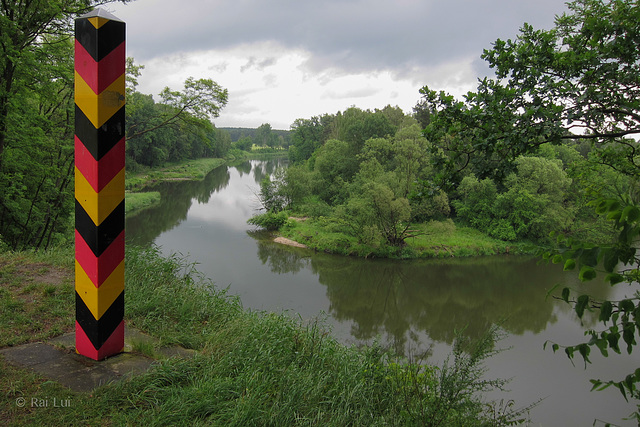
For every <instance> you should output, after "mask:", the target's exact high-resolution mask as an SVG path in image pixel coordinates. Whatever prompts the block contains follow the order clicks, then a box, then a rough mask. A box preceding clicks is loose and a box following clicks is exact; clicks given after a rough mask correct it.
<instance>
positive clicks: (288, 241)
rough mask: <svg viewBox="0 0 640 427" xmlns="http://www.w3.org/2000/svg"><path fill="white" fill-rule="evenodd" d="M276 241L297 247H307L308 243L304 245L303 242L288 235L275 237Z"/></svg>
mask: <svg viewBox="0 0 640 427" xmlns="http://www.w3.org/2000/svg"><path fill="white" fill-rule="evenodd" d="M273 241H274V242H276V243H280V244H282V245H287V246H293V247H296V248H306V247H307V246H306V245H303V244H302V243H298V242H296V241H295V240H291V239H287V238H286V237H276V238H275V239H273Z"/></svg>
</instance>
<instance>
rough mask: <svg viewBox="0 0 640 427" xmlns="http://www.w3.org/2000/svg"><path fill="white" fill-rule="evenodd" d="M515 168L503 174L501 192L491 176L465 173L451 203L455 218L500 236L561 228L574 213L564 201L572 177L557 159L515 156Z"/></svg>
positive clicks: (535, 236) (537, 236)
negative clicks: (515, 169)
mask: <svg viewBox="0 0 640 427" xmlns="http://www.w3.org/2000/svg"><path fill="white" fill-rule="evenodd" d="M515 165H516V167H517V171H516V172H515V173H512V174H511V175H509V176H508V177H506V179H505V187H506V188H508V190H506V191H504V192H502V193H500V192H499V191H498V189H497V185H496V184H495V183H494V181H493V180H491V179H490V178H485V179H484V180H482V181H479V180H478V179H477V178H476V177H475V176H474V175H470V176H467V177H465V178H464V179H463V180H462V182H461V184H460V186H459V187H458V189H457V191H458V194H460V199H459V200H454V201H453V202H452V204H453V205H454V207H455V208H456V212H457V214H458V217H459V218H461V219H463V220H465V221H466V222H468V223H469V224H470V225H472V226H473V227H476V228H478V229H480V230H483V231H485V232H487V233H488V234H489V235H491V236H493V237H496V238H499V239H502V240H509V241H513V240H525V239H529V240H541V239H544V238H546V237H547V236H548V234H549V233H550V232H551V231H559V230H566V229H568V228H569V226H570V225H571V219H572V218H573V215H572V211H571V209H570V205H569V203H568V201H567V193H566V192H567V190H568V188H569V186H570V185H571V179H570V178H568V177H567V175H566V173H565V172H564V171H563V170H562V168H561V162H560V161H559V160H549V159H545V158H542V157H524V156H523V157H519V158H518V159H516V161H515Z"/></svg>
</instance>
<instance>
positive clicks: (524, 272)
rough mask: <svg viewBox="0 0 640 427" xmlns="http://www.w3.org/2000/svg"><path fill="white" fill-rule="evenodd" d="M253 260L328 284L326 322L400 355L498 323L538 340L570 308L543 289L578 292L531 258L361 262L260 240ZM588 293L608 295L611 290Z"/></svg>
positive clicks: (555, 270)
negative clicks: (306, 271)
mask: <svg viewBox="0 0 640 427" xmlns="http://www.w3.org/2000/svg"><path fill="white" fill-rule="evenodd" d="M258 258H260V260H261V261H262V262H263V263H265V264H267V265H268V266H269V268H270V269H271V271H272V272H274V273H277V274H283V273H287V272H297V271H299V270H300V269H302V268H306V267H307V266H309V268H311V270H312V271H313V273H314V275H317V277H318V281H319V282H320V283H321V284H323V285H324V286H326V289H327V297H328V298H329V301H330V309H329V310H330V314H331V316H332V317H333V318H335V319H337V320H338V321H342V322H344V321H352V322H353V326H352V330H351V334H352V336H353V337H354V338H356V339H357V340H359V341H370V340H372V339H374V338H376V337H378V336H383V337H385V340H386V341H387V342H388V343H390V344H393V346H394V347H395V348H396V350H398V351H400V352H401V353H404V351H403V349H404V348H405V347H406V346H407V340H408V338H409V337H415V336H417V335H418V334H419V335H423V334H426V335H428V337H429V338H430V339H431V340H435V341H439V342H443V343H447V344H451V343H452V342H453V339H454V338H455V333H456V331H460V330H464V334H465V335H467V336H468V337H470V338H477V337H479V336H480V335H481V334H482V333H484V332H485V331H486V330H487V328H488V327H489V326H490V325H492V324H496V323H500V324H502V325H503V327H504V329H505V330H506V331H507V332H509V333H511V334H517V335H522V334H524V333H525V332H532V333H534V334H537V333H539V332H541V331H543V330H545V329H546V328H547V327H548V326H549V325H550V324H553V323H555V322H556V321H557V320H558V319H557V312H558V311H562V310H564V311H569V310H570V308H569V307H568V306H566V305H565V304H554V303H553V301H549V300H548V299H547V298H546V297H545V295H546V291H545V287H547V288H551V287H552V286H553V285H554V284H555V283H563V284H564V285H568V286H581V285H579V282H578V281H577V279H575V277H574V276H575V275H570V274H567V273H565V272H563V271H562V269H561V268H560V267H558V266H549V265H539V264H538V262H537V259H535V258H529V257H517V256H495V257H481V258H474V259H447V260H418V261H395V260H362V259H354V258H349V257H340V256H332V255H327V254H320V253H313V252H312V251H310V250H303V249H296V248H290V247H287V246H283V245H278V244H275V243H272V242H269V241H266V240H261V241H258ZM591 287H592V288H593V289H591V291H592V292H594V293H596V294H598V296H599V297H600V298H609V297H611V295H610V293H611V288H610V287H606V286H594V284H592V285H591ZM586 320H587V321H588V319H586Z"/></svg>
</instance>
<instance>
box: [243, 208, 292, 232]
mask: <svg viewBox="0 0 640 427" xmlns="http://www.w3.org/2000/svg"><path fill="white" fill-rule="evenodd" d="M287 219H289V215H288V214H287V213H286V212H284V211H282V212H278V213H273V212H266V213H263V214H261V215H256V216H254V217H251V218H249V219H248V220H247V222H248V223H249V224H252V225H256V226H258V227H260V228H264V229H265V230H267V231H276V230H278V229H280V227H282V226H283V225H285V224H286V223H287Z"/></svg>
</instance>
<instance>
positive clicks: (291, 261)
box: [247, 231, 309, 274]
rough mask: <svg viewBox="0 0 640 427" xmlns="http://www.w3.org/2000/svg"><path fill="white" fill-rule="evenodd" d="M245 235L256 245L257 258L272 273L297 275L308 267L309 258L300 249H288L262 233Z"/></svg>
mask: <svg viewBox="0 0 640 427" xmlns="http://www.w3.org/2000/svg"><path fill="white" fill-rule="evenodd" d="M247 234H248V235H249V236H251V237H253V238H254V239H256V241H257V243H258V258H259V259H260V261H262V263H263V264H265V265H268V266H269V268H270V269H271V271H272V272H273V273H276V274H285V273H297V272H299V271H300V270H302V269H303V268H305V267H307V266H308V265H309V258H308V257H304V255H303V250H301V249H300V248H293V247H288V246H285V245H281V244H279V243H275V242H273V241H272V240H271V237H270V235H269V233H267V232H264V231H247Z"/></svg>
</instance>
